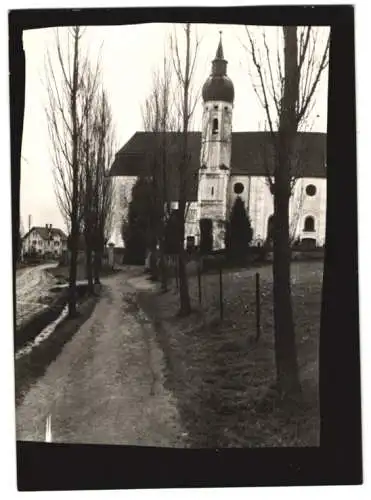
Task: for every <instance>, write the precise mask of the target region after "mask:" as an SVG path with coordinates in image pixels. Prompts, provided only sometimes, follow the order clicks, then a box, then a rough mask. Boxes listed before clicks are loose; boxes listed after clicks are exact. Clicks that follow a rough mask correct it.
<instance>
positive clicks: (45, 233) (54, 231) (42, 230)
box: [23, 226, 67, 240]
mask: <svg viewBox="0 0 371 500" xmlns="http://www.w3.org/2000/svg"><path fill="white" fill-rule="evenodd" d="M32 231H37V232H38V233H39V235H40V237H41V238H42V239H43V240H47V239H48V238H49V234H50V233H51V236H52V237H53V236H60V237H61V239H62V240H67V235H66V234H65V233H64V232H63V231H62V229H59V228H58V227H51V228H50V229H49V228H48V227H45V226H33V227H32V228H31V229H30V230H29V231H27V233H26V234H25V235H24V236H23V239H24V238H27V236H28V235H29V234H30V233H32Z"/></svg>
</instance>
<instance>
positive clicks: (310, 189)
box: [305, 184, 317, 196]
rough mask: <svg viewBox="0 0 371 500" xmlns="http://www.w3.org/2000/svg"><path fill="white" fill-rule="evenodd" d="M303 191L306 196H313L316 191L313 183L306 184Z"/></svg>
mask: <svg viewBox="0 0 371 500" xmlns="http://www.w3.org/2000/svg"><path fill="white" fill-rule="evenodd" d="M305 192H306V193H307V195H308V196H314V195H315V194H316V192H317V189H316V186H315V185H314V184H308V186H307V187H306V188H305Z"/></svg>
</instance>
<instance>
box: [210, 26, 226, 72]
mask: <svg viewBox="0 0 371 500" xmlns="http://www.w3.org/2000/svg"><path fill="white" fill-rule="evenodd" d="M219 34H220V39H219V45H218V48H217V49H216V54H215V59H214V60H213V65H212V70H211V74H212V75H214V76H224V75H226V74H227V61H226V60H225V59H224V50H223V43H222V32H221V31H219Z"/></svg>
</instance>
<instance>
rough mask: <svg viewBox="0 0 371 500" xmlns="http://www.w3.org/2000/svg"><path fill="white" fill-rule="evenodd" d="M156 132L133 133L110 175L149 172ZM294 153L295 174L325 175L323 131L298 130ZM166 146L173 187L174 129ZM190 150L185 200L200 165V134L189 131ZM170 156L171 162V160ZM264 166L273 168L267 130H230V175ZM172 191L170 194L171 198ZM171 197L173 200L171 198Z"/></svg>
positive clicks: (192, 194) (192, 195)
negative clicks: (297, 165)
mask: <svg viewBox="0 0 371 500" xmlns="http://www.w3.org/2000/svg"><path fill="white" fill-rule="evenodd" d="M158 137H159V136H158V135H156V134H155V133H153V132H136V133H135V134H134V135H133V136H132V138H131V139H130V140H129V141H128V142H127V143H126V144H125V146H123V147H122V148H121V149H120V150H119V151H118V153H117V154H116V156H115V160H114V162H113V164H112V167H111V170H110V175H111V176H115V177H116V176H144V175H150V171H151V165H153V158H154V154H155V152H156V149H157V144H158V142H157V141H158ZM297 137H298V141H297V153H298V155H300V171H298V177H320V178H321V177H322V178H324V177H326V167H325V165H326V134H323V133H313V132H301V133H298V136H297ZM166 141H167V149H168V151H170V161H169V164H170V165H169V169H168V179H169V185H170V186H172V189H177V188H176V185H177V179H178V175H177V168H176V166H177V165H178V164H179V161H178V155H179V151H180V150H181V143H182V142H181V141H182V135H181V133H178V132H167V133H166ZM188 144H189V151H190V176H189V178H190V180H189V189H188V192H189V199H190V201H192V200H196V199H197V172H198V169H199V168H200V154H201V133H200V132H189V134H188ZM171 157H172V158H173V161H171ZM266 165H267V166H268V168H269V171H271V172H272V171H273V148H272V143H271V136H270V134H269V132H233V133H232V158H231V175H249V176H264V175H266ZM174 195H175V193H174V194H173V195H172V197H173V196H174ZM174 199H176V198H175V197H174Z"/></svg>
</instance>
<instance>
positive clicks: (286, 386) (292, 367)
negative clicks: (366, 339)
mask: <svg viewBox="0 0 371 500" xmlns="http://www.w3.org/2000/svg"><path fill="white" fill-rule="evenodd" d="M283 31H284V41H285V46H284V54H285V86H284V94H283V104H282V113H281V117H280V126H279V134H278V147H277V156H276V171H275V186H274V227H273V249H274V253H273V282H274V284H273V300H274V327H275V355H276V370H277V386H278V389H279V391H280V393H281V396H282V397H294V398H295V397H296V396H297V395H298V394H299V393H300V380H299V370H298V362H297V353H296V343H295V327H294V320H293V311H292V300H291V278H290V261H291V249H290V234H289V201H290V161H291V150H292V147H293V143H294V141H295V137H296V132H297V123H296V113H295V107H296V103H297V95H298V86H299V80H298V68H297V35H296V27H295V26H284V27H283Z"/></svg>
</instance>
